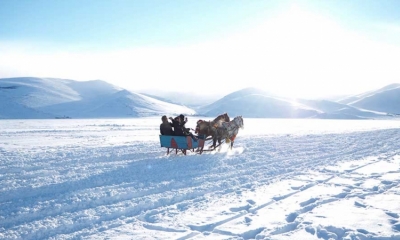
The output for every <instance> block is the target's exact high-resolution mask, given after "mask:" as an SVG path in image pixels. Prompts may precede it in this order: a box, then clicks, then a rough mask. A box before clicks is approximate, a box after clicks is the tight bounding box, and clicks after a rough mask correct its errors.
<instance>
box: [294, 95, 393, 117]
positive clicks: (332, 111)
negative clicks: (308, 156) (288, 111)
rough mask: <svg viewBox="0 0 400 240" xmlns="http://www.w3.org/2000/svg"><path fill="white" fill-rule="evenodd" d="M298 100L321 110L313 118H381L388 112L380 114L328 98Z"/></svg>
mask: <svg viewBox="0 0 400 240" xmlns="http://www.w3.org/2000/svg"><path fill="white" fill-rule="evenodd" d="M296 101H297V102H299V103H302V104H304V105H306V106H308V107H311V108H313V109H315V110H317V111H319V112H320V113H318V114H317V115H316V116H314V117H313V118H326V119H364V118H379V117H383V116H386V114H380V113H376V112H373V111H368V110H363V109H359V108H356V107H353V106H349V105H346V104H341V103H337V102H333V101H328V100H306V99H297V100H296Z"/></svg>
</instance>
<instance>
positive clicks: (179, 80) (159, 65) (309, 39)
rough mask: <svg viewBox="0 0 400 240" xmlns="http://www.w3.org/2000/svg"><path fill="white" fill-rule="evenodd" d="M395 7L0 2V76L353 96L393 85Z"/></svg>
mask: <svg viewBox="0 0 400 240" xmlns="http://www.w3.org/2000/svg"><path fill="white" fill-rule="evenodd" d="M399 9H400V2H399V1H396V0H393V1H389V0H386V1H367V0H365V1H361V0H355V1H344V0H343V1H331V0H328V1H288V0H282V1H256V0H255V1H243V0H242V1H238V0H229V1H228V0H220V1H211V0H203V1H185V0H176V1H161V0H159V1H155V0H149V1H128V0H125V1H123V0H113V1H105V0H86V1H77V0H69V1H49V0H47V1H44V0H37V1H28V0H20V1H12V0H2V1H0V29H1V30H0V53H1V54H0V78H6V77H25V76H32V77H53V78H67V79H73V80H79V81H85V80H93V79H101V80H105V81H107V82H110V83H112V84H115V85H117V86H120V87H124V88H127V89H129V90H132V91H138V92H140V91H144V90H146V89H152V90H153V91H154V90H158V91H178V92H179V91H183V92H193V93H200V94H214V95H218V94H219V95H221V96H223V95H226V94H228V93H230V92H232V91H236V90H240V89H242V88H245V87H259V88H262V89H264V90H266V91H269V92H271V93H275V94H279V95H282V96H289V97H303V98H318V97H324V96H334V95H345V94H357V93H361V92H364V91H368V90H372V89H376V88H380V87H383V86H384V85H387V84H391V83H395V82H400V68H399V67H398V64H397V63H398V62H400V14H398V10H399Z"/></svg>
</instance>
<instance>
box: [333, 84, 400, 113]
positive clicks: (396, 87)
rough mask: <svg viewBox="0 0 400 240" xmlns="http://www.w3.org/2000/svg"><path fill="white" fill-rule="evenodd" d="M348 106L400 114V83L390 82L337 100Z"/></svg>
mask: <svg viewBox="0 0 400 240" xmlns="http://www.w3.org/2000/svg"><path fill="white" fill-rule="evenodd" d="M338 102H339V103H345V104H348V105H349V106H353V107H358V108H362V109H367V110H371V111H377V112H385V113H389V114H400V84H398V83H395V84H390V85H388V86H385V87H383V88H380V89H378V90H375V91H369V92H366V93H363V94H360V95H355V96H351V97H349V98H345V99H342V100H340V101H338Z"/></svg>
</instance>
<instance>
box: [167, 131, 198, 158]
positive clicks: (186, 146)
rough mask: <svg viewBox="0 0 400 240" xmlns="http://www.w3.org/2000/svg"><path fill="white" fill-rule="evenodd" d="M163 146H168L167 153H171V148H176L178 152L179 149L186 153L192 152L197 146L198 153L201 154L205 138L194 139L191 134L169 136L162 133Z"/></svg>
mask: <svg viewBox="0 0 400 240" xmlns="http://www.w3.org/2000/svg"><path fill="white" fill-rule="evenodd" d="M160 144H161V147H165V148H167V149H168V150H167V155H168V154H169V153H170V151H169V150H170V149H175V153H176V154H178V150H179V151H181V152H182V153H183V154H184V155H186V151H187V150H190V151H192V152H194V151H195V148H197V149H198V150H197V153H199V154H201V153H202V152H203V148H204V139H201V138H200V139H198V140H197V141H194V140H193V139H192V137H190V136H169V135H160Z"/></svg>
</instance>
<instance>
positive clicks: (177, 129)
mask: <svg viewBox="0 0 400 240" xmlns="http://www.w3.org/2000/svg"><path fill="white" fill-rule="evenodd" d="M169 119H171V120H172V126H173V127H174V133H175V136H191V137H192V139H193V140H195V141H197V139H198V138H197V136H194V135H193V133H191V132H190V129H189V128H186V127H185V124H186V122H187V118H185V116H184V115H183V114H181V115H179V116H178V117H175V118H174V119H173V118H172V117H170V118H169Z"/></svg>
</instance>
